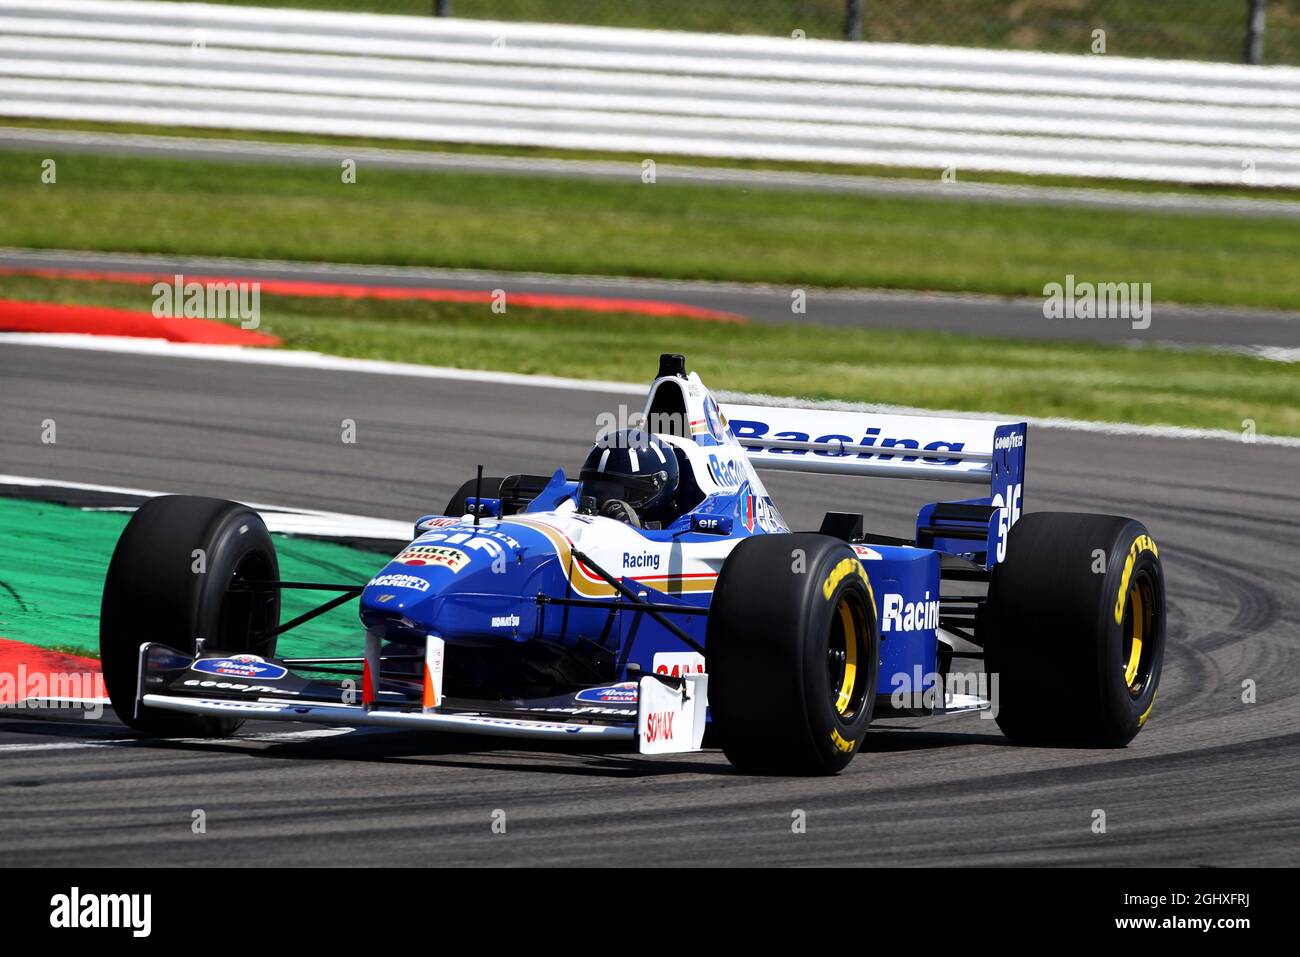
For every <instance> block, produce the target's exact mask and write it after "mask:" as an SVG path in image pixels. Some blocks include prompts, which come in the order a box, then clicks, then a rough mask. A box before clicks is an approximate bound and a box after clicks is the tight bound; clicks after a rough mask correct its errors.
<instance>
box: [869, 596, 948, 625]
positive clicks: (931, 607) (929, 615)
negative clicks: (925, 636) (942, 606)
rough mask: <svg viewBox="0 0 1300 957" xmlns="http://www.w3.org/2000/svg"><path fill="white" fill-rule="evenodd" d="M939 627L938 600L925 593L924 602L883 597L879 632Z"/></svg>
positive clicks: (897, 597)
mask: <svg viewBox="0 0 1300 957" xmlns="http://www.w3.org/2000/svg"><path fill="white" fill-rule="evenodd" d="M938 627H939V600H938V599H937V598H933V599H932V598H931V597H930V593H929V592H926V593H925V600H924V601H904V600H903V596H902V595H899V594H896V593H894V592H890V593H888V594H886V595H885V600H884V603H883V604H882V606H881V612H880V630H881V631H882V632H885V631H922V630H928V629H931V628H938Z"/></svg>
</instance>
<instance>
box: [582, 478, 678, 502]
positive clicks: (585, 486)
mask: <svg viewBox="0 0 1300 957" xmlns="http://www.w3.org/2000/svg"><path fill="white" fill-rule="evenodd" d="M580 478H581V479H582V481H581V484H580V485H579V486H578V496H579V499H582V498H587V497H588V496H590V497H591V498H594V499H595V500H596V502H597V503H598V504H604V503H605V502H608V501H610V500H611V499H618V500H619V501H623V502H627V504H629V505H631V506H632V507H633V508H640V507H641V506H643V505H645V503H646V502H648V501H650V500H651V499H652V498H654V497H655V496H656V495H657V494H658V493H659V490H660V489H661V488H663V484H664V482H665V480H666V479H667V476H666V475H665V473H663V472H656V473H655V474H654V475H651V476H642V475H618V474H611V473H609V472H594V471H593V472H588V471H587V470H586V469H584V470H583V472H582V475H581V476H580Z"/></svg>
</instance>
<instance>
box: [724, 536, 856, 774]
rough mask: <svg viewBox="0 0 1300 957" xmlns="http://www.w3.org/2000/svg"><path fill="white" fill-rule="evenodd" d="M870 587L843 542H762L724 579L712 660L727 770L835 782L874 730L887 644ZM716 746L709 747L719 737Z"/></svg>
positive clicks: (739, 550)
mask: <svg viewBox="0 0 1300 957" xmlns="http://www.w3.org/2000/svg"><path fill="white" fill-rule="evenodd" d="M877 622H878V619H877V616H876V607H875V599H874V597H873V595H872V591H871V584H870V582H869V581H868V580H867V576H866V573H865V572H864V571H863V569H862V563H861V562H860V561H859V560H858V557H857V556H856V555H855V554H854V552H853V549H851V548H850V547H849V546H848V545H846V544H845V543H844V542H842V541H839V540H838V539H834V538H830V537H828V536H825V535H814V534H794V535H756V536H754V537H753V538H747V539H745V540H744V541H742V542H741V543H740V544H739V545H737V546H736V548H735V550H734V551H733V552H732V553H731V555H730V556H729V557H728V558H727V561H726V563H725V564H724V565H723V568H722V573H721V574H720V575H719V576H718V584H717V588H716V589H715V590H714V592H713V601H712V604H711V606H710V610H709V622H708V632H707V636H706V640H705V652H706V657H707V661H708V665H707V667H708V671H709V706H710V709H711V712H712V717H713V723H714V725H715V726H716V737H717V739H718V740H719V743H720V744H721V746H722V750H723V752H724V753H725V754H726V756H727V759H728V760H729V761H730V762H731V763H732V764H733V765H735V766H736V767H737V768H739V769H740V770H742V771H748V772H753V773H759V774H835V773H838V772H839V771H841V770H843V769H844V767H845V766H847V765H848V763H849V762H850V761H851V760H852V759H853V755H854V754H856V753H857V751H858V748H859V747H860V745H861V743H862V738H863V735H864V734H865V733H866V730H867V724H868V723H869V722H870V720H871V711H872V708H873V707H874V706H875V700H876V680H877V676H878V674H879V670H880V634H879V631H878V624H877ZM711 737H712V736H711Z"/></svg>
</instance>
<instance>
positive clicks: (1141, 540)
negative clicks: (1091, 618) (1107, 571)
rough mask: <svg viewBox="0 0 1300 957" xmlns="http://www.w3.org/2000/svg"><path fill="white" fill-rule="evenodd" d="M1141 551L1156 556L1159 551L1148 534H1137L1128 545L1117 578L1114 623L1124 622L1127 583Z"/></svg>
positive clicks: (1120, 623) (1158, 555)
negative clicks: (1117, 591)
mask: <svg viewBox="0 0 1300 957" xmlns="http://www.w3.org/2000/svg"><path fill="white" fill-rule="evenodd" d="M1141 552H1150V553H1151V554H1152V555H1155V556H1156V557H1157V558H1159V557H1160V552H1159V551H1158V550H1157V549H1156V543H1155V541H1154V540H1152V538H1151V536H1150V535H1139V536H1138V537H1137V538H1135V539H1133V544H1132V545H1130V546H1129V550H1128V557H1127V558H1125V559H1124V571H1123V573H1122V574H1121V575H1120V578H1119V597H1118V598H1116V599H1115V624H1117V625H1122V624H1123V623H1124V606H1125V604H1127V602H1128V583H1129V581H1130V580H1131V579H1132V577H1133V566H1134V565H1135V564H1136V563H1137V557H1138V555H1139V554H1140V553H1141Z"/></svg>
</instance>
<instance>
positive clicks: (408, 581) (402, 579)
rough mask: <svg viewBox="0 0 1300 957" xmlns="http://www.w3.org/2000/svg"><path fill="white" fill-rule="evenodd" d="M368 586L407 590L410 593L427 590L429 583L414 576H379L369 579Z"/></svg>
mask: <svg viewBox="0 0 1300 957" xmlns="http://www.w3.org/2000/svg"><path fill="white" fill-rule="evenodd" d="M370 585H375V586H378V587H380V588H409V589H411V590H412V591H428V590H429V583H428V582H427V581H425V580H424V579H423V578H417V577H416V576H415V575H379V576H377V577H375V578H372V579H370Z"/></svg>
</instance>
